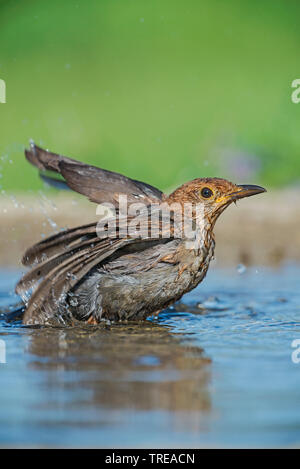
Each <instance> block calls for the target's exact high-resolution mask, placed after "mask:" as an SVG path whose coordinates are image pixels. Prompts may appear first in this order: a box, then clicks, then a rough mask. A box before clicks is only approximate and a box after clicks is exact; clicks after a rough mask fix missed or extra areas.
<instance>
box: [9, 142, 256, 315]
mask: <svg viewBox="0 0 300 469" xmlns="http://www.w3.org/2000/svg"><path fill="white" fill-rule="evenodd" d="M26 158H27V159H28V161H30V162H31V163H32V164H33V165H34V166H36V167H37V168H38V169H39V170H40V174H41V177H43V178H44V179H46V180H47V181H48V182H50V183H54V184H55V185H57V184H59V185H65V186H67V187H69V188H70V189H72V190H75V191H76V192H79V193H81V194H83V195H85V196H87V197H88V198H89V200H90V201H92V202H96V203H98V204H103V203H110V204H111V205H112V206H113V207H115V209H116V214H117V216H116V218H115V223H116V225H115V232H114V233H110V228H109V226H108V225H107V226H106V225H103V226H102V228H101V229H100V232H99V226H97V222H95V223H91V224H89V225H85V226H80V227H77V228H72V229H70V230H66V231H63V232H60V233H58V234H56V235H54V236H51V237H50V238H48V239H46V240H43V241H41V242H40V243H38V244H36V245H34V246H33V247H31V248H29V249H28V250H27V251H26V253H25V254H24V257H23V260H22V261H23V264H24V265H26V266H29V267H31V270H29V272H28V273H27V274H25V275H24V277H23V278H22V279H21V280H20V282H19V283H18V285H17V287H16V291H17V293H18V294H20V295H21V297H22V298H23V300H24V302H25V305H26V309H25V313H24V318H23V322H24V324H47V323H52V322H53V321H58V322H68V321H69V320H72V318H75V319H79V320H83V321H88V322H90V323H97V322H99V321H100V320H102V319H110V320H124V319H128V320H130V319H144V318H146V317H147V316H149V315H152V314H154V313H159V312H160V311H161V310H162V309H164V308H166V307H167V306H169V305H170V304H172V303H173V302H175V301H177V300H178V299H180V298H181V296H182V295H183V294H184V293H186V292H188V291H190V290H192V289H193V288H195V287H196V286H197V285H198V284H199V283H200V282H201V281H202V280H203V278H204V277H205V275H206V272H207V269H208V266H209V262H210V260H211V259H212V257H213V253H214V246H215V241H214V236H213V228H214V225H215V222H216V220H217V218H218V216H219V215H220V214H221V213H222V211H223V210H224V209H225V208H226V207H227V206H228V205H230V204H231V203H232V202H233V201H235V200H238V199H240V198H243V197H248V196H250V195H254V194H258V193H260V192H264V190H265V189H263V188H261V187H259V186H238V185H235V184H233V183H231V182H229V181H227V180H225V179H220V178H202V179H201V178H200V179H195V180H193V181H190V182H188V183H186V184H184V185H182V186H181V187H179V188H178V189H177V190H175V191H174V192H173V193H172V194H170V195H169V196H168V195H166V194H163V192H161V191H160V190H159V189H157V188H155V187H152V186H151V185H149V184H146V183H143V182H141V181H135V180H133V179H130V178H127V177H125V176H123V175H120V174H118V173H113V172H110V171H106V170H102V169H100V168H97V167H94V166H90V165H87V164H84V163H81V162H78V161H76V160H73V159H70V158H66V157H63V156H61V155H57V154H54V153H51V152H48V151H45V150H43V149H41V148H39V147H37V146H36V145H34V144H32V145H31V148H30V150H26ZM120 195H121V196H126V198H127V201H128V204H129V205H130V204H134V203H137V202H143V204H144V207H145V209H142V210H141V211H140V212H139V224H138V227H139V232H142V231H143V228H144V231H143V233H145V232H146V233H147V237H146V239H145V236H144V237H141V236H139V232H137V233H135V232H134V233H132V232H130V234H127V235H126V236H124V234H123V235H122V237H120V233H124V229H125V227H127V226H128V224H130V223H131V222H132V221H133V216H132V215H128V214H127V216H126V217H118V210H119V196H120ZM161 204H163V206H167V207H169V206H171V207H172V211H171V220H170V223H169V225H168V224H167V223H165V217H166V213H165V212H164V211H162V210H161V206H162V205H161ZM185 204H191V206H192V207H194V206H199V207H200V208H201V209H202V214H203V216H202V217H201V220H200V218H199V216H198V215H197V213H196V212H195V210H194V209H192V210H191V212H190V219H191V222H192V225H193V236H194V237H195V238H197V243H194V244H193V245H192V246H193V247H187V246H188V244H187V241H191V239H190V238H189V239H188V240H187V237H186V236H185V234H184V233H183V234H182V232H181V235H180V236H179V234H178V230H177V225H178V220H181V221H182V217H181V212H180V209H181V208H182V207H184V206H185ZM150 208H151V210H150ZM156 211H158V216H153V214H154V215H155V212H156ZM177 215H179V216H177ZM153 228H154V232H156V233H158V234H159V236H156V237H153V236H151V234H152V231H151V230H152V229H153ZM167 228H168V229H167ZM192 241H193V240H192Z"/></svg>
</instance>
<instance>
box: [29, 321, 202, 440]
mask: <svg viewBox="0 0 300 469" xmlns="http://www.w3.org/2000/svg"><path fill="white" fill-rule="evenodd" d="M28 332H29V334H30V341H29V344H30V345H29V350H28V353H29V354H30V355H31V357H30V360H29V366H30V368H32V369H33V370H37V371H42V372H43V373H44V374H45V373H46V374H45V377H46V382H45V383H44V386H46V387H47V388H48V391H49V392H50V395H51V396H53V397H54V399H53V400H51V401H49V402H47V403H45V404H44V405H45V406H46V408H47V410H53V411H54V412H55V410H57V406H58V403H57V401H56V398H55V396H60V394H61V393H62V392H63V395H64V398H63V404H62V403H61V402H60V403H59V406H60V407H61V406H62V405H63V406H64V410H66V411H70V412H72V413H73V412H75V413H76V410H78V411H79V410H82V409H83V408H89V409H91V408H92V409H93V410H95V412H96V413H97V412H99V411H100V414H99V419H100V420H101V422H103V418H104V415H101V411H103V413H104V414H105V415H106V411H110V412H112V411H117V419H122V416H121V414H122V411H131V410H132V411H133V412H134V413H136V412H137V411H147V412H151V411H166V412H169V413H170V414H171V420H172V425H173V426H175V427H178V428H180V429H182V427H184V426H185V425H188V426H189V430H190V431H200V430H201V427H202V425H203V420H202V417H203V416H204V415H205V414H206V413H208V412H209V411H210V410H211V398H210V390H209V383H210V359H209V358H207V357H205V355H204V353H203V350H202V349H201V348H198V347H195V346H193V345H190V344H189V342H188V341H187V339H186V336H185V338H183V337H182V336H181V335H180V334H176V335H175V334H172V333H171V332H170V331H169V330H168V328H167V327H166V326H161V325H159V324H158V323H156V322H151V321H147V322H142V323H130V324H129V323H128V324H122V325H120V324H119V325H111V326H104V325H101V326H91V325H82V323H81V324H80V326H76V327H69V328H42V329H41V328H34V329H30V328H28ZM75 391H76V392H75ZM118 411H119V412H120V413H119V414H118ZM97 415H98V414H97ZM110 415H112V414H110ZM114 415H116V414H115V413H114ZM107 418H108V417H107ZM94 423H95V422H94ZM105 423H106V424H107V423H108V422H107V421H105Z"/></svg>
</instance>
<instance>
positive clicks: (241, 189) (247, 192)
mask: <svg viewBox="0 0 300 469" xmlns="http://www.w3.org/2000/svg"><path fill="white" fill-rule="evenodd" d="M237 188H238V190H237V191H234V192H232V193H231V194H229V197H230V198H231V199H232V200H238V199H243V198H244V197H251V195H256V194H261V193H262V192H267V191H266V189H265V188H264V187H260V186H253V185H249V184H245V185H244V184H242V185H240V186H237Z"/></svg>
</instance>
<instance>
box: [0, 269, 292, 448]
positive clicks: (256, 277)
mask: <svg viewBox="0 0 300 469" xmlns="http://www.w3.org/2000/svg"><path fill="white" fill-rule="evenodd" d="M239 272H243V269H237V270H236V269H234V268H228V269H227V270H217V269H212V270H211V271H210V273H209V274H208V276H207V278H206V280H205V281H204V283H203V284H202V285H200V286H199V287H198V288H197V289H195V290H194V291H192V292H191V293H189V294H188V295H186V296H185V297H184V298H183V300H182V303H180V304H178V305H176V307H175V308H172V309H169V310H167V311H166V312H164V313H163V314H161V315H160V317H159V318H158V319H152V320H149V321H147V322H145V323H142V324H126V325H112V326H110V327H109V326H101V327H98V326H82V327H73V328H26V327H22V325H21V324H20V323H18V322H17V323H7V322H6V321H5V320H4V318H3V317H2V320H1V321H0V339H1V340H2V341H4V343H5V347H6V363H3V364H1V363H0V380H1V381H0V382H1V386H0V444H1V445H2V446H39V447H44V446H46V447H48V446H51V447H53V446H63V447H66V446H67V447H70V446H75V447H86V446H88V447H91V446H93V447H95V446H97V447H207V446H212V447H215V446H222V447H232V446H235V447H236V446H240V447H245V446H246V447H249V446H262V447H272V446H273V447H274V446H299V444H300V363H299V364H296V363H294V362H293V361H292V353H293V352H295V349H294V348H292V341H293V340H295V339H300V291H299V278H300V268H299V267H295V266H289V267H285V268H282V269H278V270H270V269H248V270H247V271H246V272H244V273H243V274H241V273H239ZM18 276H19V273H18V272H15V271H7V270H5V271H4V270H2V271H0V306H1V307H6V306H7V305H9V304H12V303H14V302H16V301H17V298H16V297H15V296H14V295H13V293H12V292H13V287H14V283H15V281H16V279H17V278H18ZM299 357H300V353H299ZM296 358H297V354H296Z"/></svg>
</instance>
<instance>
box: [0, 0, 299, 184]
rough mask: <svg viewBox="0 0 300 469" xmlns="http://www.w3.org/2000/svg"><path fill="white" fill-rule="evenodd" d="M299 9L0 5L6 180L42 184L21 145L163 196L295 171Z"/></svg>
mask: <svg viewBox="0 0 300 469" xmlns="http://www.w3.org/2000/svg"><path fill="white" fill-rule="evenodd" d="M299 18H300V2H299V1H296V0H294V1H293V0H289V1H288V2H287V1H285V0H281V1H279V0H270V1H267V0H251V1H241V0H239V1H237V0H226V1H221V0H184V1H179V0H98V1H95V0H86V1H82V0H77V1H68V0H66V1H61V0H60V1H59V0H52V1H41V0H39V1H22V2H20V1H2V2H1V1H0V78H2V79H4V80H5V82H6V86H7V103H6V104H0V129H1V130H0V157H1V160H0V175H1V180H0V183H1V185H2V189H5V190H14V191H16V190H20V189H25V190H28V189H30V188H34V189H37V188H39V187H41V184H42V183H41V182H40V181H39V179H38V177H37V173H36V171H34V169H33V168H32V167H31V166H30V165H29V164H28V163H27V162H26V161H25V159H24V157H23V149H24V147H25V145H27V142H28V140H29V138H33V139H34V140H35V142H36V143H37V144H41V145H42V146H44V147H45V148H48V149H50V150H52V151H55V152H60V153H62V154H66V155H68V156H72V157H74V158H77V159H80V160H82V161H87V162H90V163H92V164H96V165H98V166H100V167H103V168H106V169H111V170H115V171H119V172H122V173H124V174H127V175H129V176H131V177H133V178H137V179H141V180H146V181H147V182H149V183H152V184H155V185H157V186H159V187H160V188H162V189H167V188H170V187H173V186H176V185H177V184H179V183H182V182H184V181H185V180H188V179H193V178H195V177H202V176H220V177H228V178H231V179H232V180H233V181H234V182H237V183H245V182H246V183H247V182H248V183H263V184H266V185H267V186H268V187H269V186H276V185H278V186H282V185H285V184H295V183H297V182H298V181H299V171H300V159H299V148H300V132H299V121H300V104H299V105H297V104H293V103H292V101H291V93H292V91H293V90H292V88H291V83H292V81H293V80H294V79H295V78H299V77H300V61H299V55H300V47H299V45H300V27H299Z"/></svg>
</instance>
